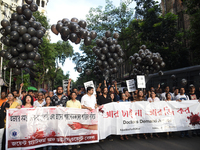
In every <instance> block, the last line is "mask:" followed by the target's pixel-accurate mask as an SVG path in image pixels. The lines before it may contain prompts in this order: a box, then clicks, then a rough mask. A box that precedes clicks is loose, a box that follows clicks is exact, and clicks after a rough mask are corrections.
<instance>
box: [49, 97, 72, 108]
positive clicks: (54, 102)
mask: <svg viewBox="0 0 200 150" xmlns="http://www.w3.org/2000/svg"><path fill="white" fill-rule="evenodd" d="M68 100H69V99H68V97H67V96H65V95H62V97H61V99H59V98H58V96H57V95H54V96H53V97H52V98H51V103H52V105H53V106H58V105H60V106H62V107H66V103H67V101H68Z"/></svg>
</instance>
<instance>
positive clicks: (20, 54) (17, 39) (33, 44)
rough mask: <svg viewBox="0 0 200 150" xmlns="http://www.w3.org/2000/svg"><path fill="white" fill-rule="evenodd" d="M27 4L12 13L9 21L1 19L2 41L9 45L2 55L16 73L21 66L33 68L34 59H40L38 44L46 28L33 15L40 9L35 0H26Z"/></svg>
mask: <svg viewBox="0 0 200 150" xmlns="http://www.w3.org/2000/svg"><path fill="white" fill-rule="evenodd" d="M25 1H26V3H27V4H24V5H22V6H18V7H17V8H16V13H13V14H12V15H11V19H10V20H9V21H8V20H6V19H3V20H2V21H1V25H2V28H1V34H2V35H3V36H2V37H1V42H2V43H4V44H5V45H6V46H8V49H7V50H2V51H1V52H0V56H1V57H3V58H6V59H8V60H10V61H9V63H8V67H9V68H14V74H15V75H19V74H20V73H21V69H20V68H24V67H27V68H31V67H33V65H34V62H33V60H35V61H38V60H39V59H40V54H39V53H38V46H39V45H40V44H41V43H42V41H43V40H42V37H43V36H44V34H45V32H46V29H45V28H44V27H43V26H42V25H41V23H40V22H37V21H36V19H35V17H34V16H33V15H32V13H33V12H35V11H37V10H38V6H37V4H35V3H34V2H33V0H25Z"/></svg>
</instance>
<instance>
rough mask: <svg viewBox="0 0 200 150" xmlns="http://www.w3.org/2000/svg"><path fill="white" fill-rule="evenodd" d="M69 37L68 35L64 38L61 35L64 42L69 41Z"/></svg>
mask: <svg viewBox="0 0 200 150" xmlns="http://www.w3.org/2000/svg"><path fill="white" fill-rule="evenodd" d="M69 37H70V35H68V36H63V35H61V39H62V40H63V41H67V40H69Z"/></svg>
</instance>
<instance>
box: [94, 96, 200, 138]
mask: <svg viewBox="0 0 200 150" xmlns="http://www.w3.org/2000/svg"><path fill="white" fill-rule="evenodd" d="M191 113H193V114H197V115H196V116H194V115H193V116H194V117H193V116H192V115H191ZM199 113H200V103H199V102H198V101H197V100H191V101H182V102H177V101H167V102H165V101H160V102H152V103H149V102H147V101H141V102H132V103H131V102H119V103H117V102H113V103H109V104H106V105H103V106H101V108H100V109H99V117H98V118H99V124H100V125H99V139H104V138H106V137H107V136H108V135H112V134H113V135H126V134H137V133H139V134H140V133H158V132H173V131H183V130H194V129H200V125H195V126H193V125H191V124H190V123H191V119H193V120H192V121H193V122H194V121H195V119H196V118H195V117H197V118H198V119H196V120H197V121H198V120H199V121H200V117H199V116H200V115H199ZM191 116H192V117H193V118H191Z"/></svg>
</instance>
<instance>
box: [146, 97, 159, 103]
mask: <svg viewBox="0 0 200 150" xmlns="http://www.w3.org/2000/svg"><path fill="white" fill-rule="evenodd" d="M147 101H148V102H159V101H160V99H159V98H158V97H155V98H154V99H153V98H151V97H149V98H148V99H147Z"/></svg>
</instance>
